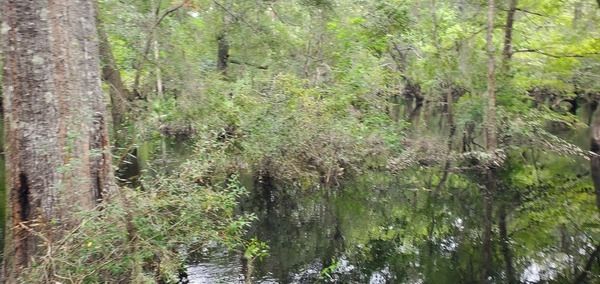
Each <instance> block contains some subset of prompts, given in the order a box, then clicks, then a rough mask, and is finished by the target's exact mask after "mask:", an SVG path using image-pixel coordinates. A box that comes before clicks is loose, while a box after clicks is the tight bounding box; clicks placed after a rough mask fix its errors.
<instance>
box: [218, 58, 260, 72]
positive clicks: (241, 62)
mask: <svg viewBox="0 0 600 284" xmlns="http://www.w3.org/2000/svg"><path fill="white" fill-rule="evenodd" d="M228 61H229V62H230V63H232V64H238V65H247V66H252V67H255V68H257V69H262V70H267V69H269V66H265V65H258V64H254V63H249V62H244V61H238V60H235V59H229V60H228Z"/></svg>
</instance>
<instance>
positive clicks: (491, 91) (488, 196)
mask: <svg viewBox="0 0 600 284" xmlns="http://www.w3.org/2000/svg"><path fill="white" fill-rule="evenodd" d="M494 12H495V7H494V0H488V19H487V36H486V43H487V47H486V49H487V54H488V74H487V75H488V76H487V97H488V109H487V126H486V143H487V151H488V153H490V154H493V153H494V152H495V151H496V83H495V80H494V76H495V56H494V46H493V34H494ZM495 175H496V173H495V170H494V165H493V163H490V164H489V165H488V169H487V184H486V190H485V193H484V196H483V205H484V206H483V208H484V231H483V263H482V269H481V274H480V279H479V280H480V283H488V282H489V280H488V279H489V277H490V274H491V268H492V220H493V209H494V206H493V205H494V203H493V201H494V194H495V192H496V180H495V179H496V178H495Z"/></svg>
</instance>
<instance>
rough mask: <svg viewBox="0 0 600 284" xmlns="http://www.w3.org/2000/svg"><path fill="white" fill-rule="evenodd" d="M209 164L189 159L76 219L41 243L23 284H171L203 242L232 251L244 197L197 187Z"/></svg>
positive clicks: (231, 185)
mask: <svg viewBox="0 0 600 284" xmlns="http://www.w3.org/2000/svg"><path fill="white" fill-rule="evenodd" d="M201 152H202V150H199V153H201ZM209 162H210V160H207V159H206V160H205V159H198V160H190V161H188V162H187V163H185V164H184V165H183V166H182V167H181V168H180V171H179V172H178V173H177V175H172V176H164V177H157V178H154V179H151V180H149V181H148V182H146V183H145V185H144V187H143V189H138V190H132V189H127V188H122V189H117V190H115V191H114V192H111V193H110V194H109V195H108V196H106V197H105V198H104V201H103V202H102V203H101V204H100V205H99V206H98V208H97V210H94V211H89V212H80V213H79V218H80V219H81V224H80V225H79V226H77V227H76V228H74V229H73V230H71V231H69V232H67V233H66V234H65V235H64V236H62V237H61V238H59V239H57V240H54V241H50V240H51V239H47V238H45V239H46V240H47V241H48V242H47V243H46V244H45V245H46V246H48V252H49V253H48V254H47V255H44V256H39V258H38V259H37V261H36V265H35V266H33V267H31V268H30V269H28V270H27V271H26V273H24V274H23V275H22V280H23V281H25V282H28V283H41V282H44V283H50V282H54V281H58V282H61V283H124V282H130V283H154V282H155V279H162V280H163V281H167V282H172V283H174V282H175V281H176V277H177V273H178V270H179V269H180V268H181V266H182V265H183V264H184V261H185V259H186V257H187V255H188V254H190V253H192V252H193V251H195V250H197V249H199V248H201V247H202V246H203V245H205V244H207V243H208V242H211V241H215V242H217V243H219V244H221V245H225V246H227V247H229V248H230V249H234V248H236V247H237V246H239V245H240V244H241V243H242V241H241V236H242V235H243V234H244V232H245V228H246V227H247V226H248V224H249V222H250V221H251V220H252V218H253V217H252V216H250V215H238V214H235V213H234V212H235V208H236V207H237V200H238V199H239V197H240V196H241V195H244V194H245V190H244V188H242V187H241V186H240V185H239V183H238V182H237V180H236V178H235V177H232V178H231V179H229V181H227V183H226V184H224V185H223V186H219V185H215V186H209V185H201V183H202V182H201V181H202V179H203V178H206V177H207V174H208V172H207V170H208V168H210V165H209ZM45 233H46V232H42V233H41V236H42V237H43V236H44V235H45ZM48 233H49V232H48ZM250 245H251V246H253V247H255V248H257V249H258V251H253V252H252V253H253V255H254V256H258V257H262V256H264V254H263V251H264V243H260V242H258V241H257V240H254V242H251V243H250Z"/></svg>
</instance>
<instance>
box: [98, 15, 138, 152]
mask: <svg viewBox="0 0 600 284" xmlns="http://www.w3.org/2000/svg"><path fill="white" fill-rule="evenodd" d="M98 39H99V41H100V45H99V47H100V59H101V61H102V80H103V81H104V82H106V83H107V84H108V85H109V87H110V89H109V94H110V101H111V114H112V119H113V129H114V132H115V134H114V139H115V146H117V147H118V146H122V145H121V144H122V143H120V142H122V140H123V138H124V137H122V136H123V135H121V134H119V133H120V132H119V130H120V128H121V126H122V125H123V124H124V123H125V121H126V116H127V113H128V112H129V111H130V107H129V103H130V102H131V101H133V100H134V98H133V97H132V92H130V91H129V90H128V89H127V87H126V86H125V84H124V83H123V80H122V79H121V73H120V72H119V69H118V67H117V63H116V60H115V57H114V56H113V54H112V51H111V49H110V43H109V41H108V36H107V35H106V32H104V30H103V29H102V26H101V23H100V21H98Z"/></svg>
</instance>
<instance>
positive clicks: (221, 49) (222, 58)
mask: <svg viewBox="0 0 600 284" xmlns="http://www.w3.org/2000/svg"><path fill="white" fill-rule="evenodd" d="M230 24H231V15H229V14H227V13H226V12H224V14H223V27H222V30H221V32H220V33H219V35H217V71H218V72H220V73H221V74H223V75H227V63H228V61H229V39H228V38H227V37H228V33H229V26H230Z"/></svg>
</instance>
